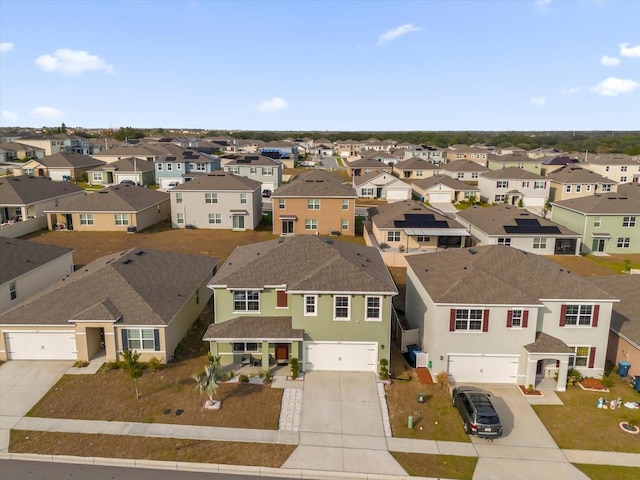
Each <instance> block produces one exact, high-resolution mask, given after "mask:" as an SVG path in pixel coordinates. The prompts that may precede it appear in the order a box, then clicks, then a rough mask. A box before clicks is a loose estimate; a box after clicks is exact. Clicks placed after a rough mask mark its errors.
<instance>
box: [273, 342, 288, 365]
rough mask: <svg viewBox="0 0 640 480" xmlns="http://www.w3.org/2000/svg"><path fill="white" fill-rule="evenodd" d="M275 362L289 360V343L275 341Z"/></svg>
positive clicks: (286, 361)
mask: <svg viewBox="0 0 640 480" xmlns="http://www.w3.org/2000/svg"><path fill="white" fill-rule="evenodd" d="M276 362H277V363H288V362H289V344H288V343H276Z"/></svg>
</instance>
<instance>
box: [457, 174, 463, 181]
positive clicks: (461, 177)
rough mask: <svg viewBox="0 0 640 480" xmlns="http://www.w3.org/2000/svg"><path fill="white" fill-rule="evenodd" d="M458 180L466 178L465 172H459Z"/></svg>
mask: <svg viewBox="0 0 640 480" xmlns="http://www.w3.org/2000/svg"><path fill="white" fill-rule="evenodd" d="M457 177H458V180H464V172H458V175H457Z"/></svg>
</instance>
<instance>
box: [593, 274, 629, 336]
mask: <svg viewBox="0 0 640 480" xmlns="http://www.w3.org/2000/svg"><path fill="white" fill-rule="evenodd" d="M588 280H589V281H590V282H591V283H592V284H594V285H595V286H597V287H598V288H601V289H602V290H604V291H606V292H608V293H610V294H611V295H614V296H615V297H616V298H619V299H620V302H619V303H614V304H613V314H612V316H611V330H613V331H614V332H617V333H619V334H620V335H622V336H623V337H625V338H627V339H628V340H629V341H631V342H633V343H634V344H635V345H636V346H637V347H638V348H640V275H611V276H606V277H590V278H589V279H588Z"/></svg>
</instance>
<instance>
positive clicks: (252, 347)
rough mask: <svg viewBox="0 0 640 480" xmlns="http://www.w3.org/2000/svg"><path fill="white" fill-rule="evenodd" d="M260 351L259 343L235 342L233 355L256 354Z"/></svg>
mask: <svg viewBox="0 0 640 480" xmlns="http://www.w3.org/2000/svg"><path fill="white" fill-rule="evenodd" d="M257 351H258V342H246V343H245V342H233V353H245V352H246V353H250V352H251V353H255V352H257Z"/></svg>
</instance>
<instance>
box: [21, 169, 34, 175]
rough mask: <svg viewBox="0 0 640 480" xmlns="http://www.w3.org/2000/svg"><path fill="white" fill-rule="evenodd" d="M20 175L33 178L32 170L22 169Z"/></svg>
mask: <svg viewBox="0 0 640 480" xmlns="http://www.w3.org/2000/svg"><path fill="white" fill-rule="evenodd" d="M22 174H23V175H26V176H28V177H31V176H33V168H23V169H22Z"/></svg>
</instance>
